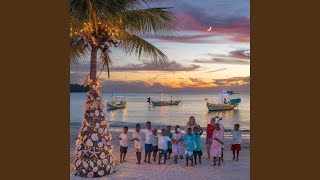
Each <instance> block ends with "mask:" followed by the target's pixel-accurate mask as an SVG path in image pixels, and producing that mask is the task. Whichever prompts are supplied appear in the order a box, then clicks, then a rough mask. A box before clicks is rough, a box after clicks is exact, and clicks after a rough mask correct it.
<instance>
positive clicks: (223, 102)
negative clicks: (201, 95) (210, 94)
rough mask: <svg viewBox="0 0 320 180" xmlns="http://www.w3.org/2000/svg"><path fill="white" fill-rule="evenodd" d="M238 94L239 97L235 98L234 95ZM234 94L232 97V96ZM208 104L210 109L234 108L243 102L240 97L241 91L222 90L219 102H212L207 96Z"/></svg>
mask: <svg viewBox="0 0 320 180" xmlns="http://www.w3.org/2000/svg"><path fill="white" fill-rule="evenodd" d="M235 94H237V95H238V98H234V95H235ZM231 95H232V96H233V97H232V98H230V96H231ZM205 101H206V105H207V108H208V110H209V111H223V110H232V109H234V108H236V107H238V105H239V104H240V102H241V99H240V98H239V93H235V92H233V91H222V92H220V97H219V101H220V102H219V103H211V102H209V100H208V98H205Z"/></svg>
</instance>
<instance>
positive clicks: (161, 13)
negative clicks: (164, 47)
mask: <svg viewBox="0 0 320 180" xmlns="http://www.w3.org/2000/svg"><path fill="white" fill-rule="evenodd" d="M121 19H122V20H123V21H124V26H125V28H126V30H127V31H128V32H130V33H133V34H137V35H138V34H142V35H149V34H154V35H162V36H163V35H172V34H175V33H177V32H178V30H177V28H176V24H177V19H176V17H175V15H174V13H173V12H171V11H170V8H166V7H164V8H148V9H138V10H129V11H125V12H123V14H122V16H121Z"/></svg>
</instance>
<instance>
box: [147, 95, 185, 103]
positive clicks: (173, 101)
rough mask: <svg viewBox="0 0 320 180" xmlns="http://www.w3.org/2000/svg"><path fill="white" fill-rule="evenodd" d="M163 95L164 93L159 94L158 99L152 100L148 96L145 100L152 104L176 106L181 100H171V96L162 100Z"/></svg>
mask: <svg viewBox="0 0 320 180" xmlns="http://www.w3.org/2000/svg"><path fill="white" fill-rule="evenodd" d="M164 95H165V94H161V95H160V101H154V100H152V99H151V98H150V97H149V98H148V101H147V102H149V104H152V105H153V106H176V105H179V103H180V102H181V99H180V100H172V96H171V100H170V101H164V100H163V96H164Z"/></svg>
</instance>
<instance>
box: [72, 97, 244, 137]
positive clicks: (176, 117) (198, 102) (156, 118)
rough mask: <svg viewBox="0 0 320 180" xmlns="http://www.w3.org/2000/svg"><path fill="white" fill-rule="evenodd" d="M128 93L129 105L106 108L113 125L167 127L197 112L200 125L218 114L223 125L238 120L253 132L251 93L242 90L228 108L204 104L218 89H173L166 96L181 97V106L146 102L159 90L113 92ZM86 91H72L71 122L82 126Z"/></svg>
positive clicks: (212, 98) (116, 126) (112, 126)
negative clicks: (235, 105)
mask: <svg viewBox="0 0 320 180" xmlns="http://www.w3.org/2000/svg"><path fill="white" fill-rule="evenodd" d="M114 95H125V96H126V101H127V107H126V108H125V109H118V110H112V111H107V110H106V109H105V110H104V112H105V114H106V115H107V117H108V121H109V123H110V127H111V128H119V129H121V127H123V126H125V125H126V126H128V127H129V128H133V127H135V124H136V123H141V125H142V127H144V126H145V123H146V122H147V121H150V122H151V123H152V126H153V127H156V128H158V129H159V128H164V127H165V126H167V125H171V126H175V125H180V126H185V124H186V123H187V121H188V119H189V117H190V116H194V117H195V119H196V122H197V123H198V124H199V125H200V126H201V127H206V126H207V124H208V123H209V122H210V119H211V118H212V117H214V116H216V115H218V116H220V117H223V121H222V123H223V125H224V126H225V129H227V131H228V130H230V129H233V126H234V124H236V123H239V124H240V125H241V127H240V128H241V129H242V130H245V131H247V132H250V93H249V92H245V93H240V95H239V97H240V98H241V100H242V101H241V103H240V105H239V106H238V108H237V109H234V110H229V111H219V112H209V111H208V109H207V107H206V105H205V100H204V99H205V98H206V97H207V98H208V99H209V100H211V101H212V100H214V101H216V102H217V101H218V99H219V96H218V93H171V94H169V95H167V96H166V98H167V99H168V100H169V99H170V96H171V95H172V96H173V99H180V98H181V99H182V102H181V103H180V104H179V105H178V106H160V107H159V106H158V107H154V106H152V105H149V104H148V103H147V98H148V97H151V98H154V99H160V94H158V93H125V94H114ZM102 96H103V98H104V101H105V102H106V101H107V100H110V99H111V96H112V94H108V93H102ZM85 98H86V93H70V126H71V127H80V124H81V122H82V120H83V118H82V115H83V106H84V101H85Z"/></svg>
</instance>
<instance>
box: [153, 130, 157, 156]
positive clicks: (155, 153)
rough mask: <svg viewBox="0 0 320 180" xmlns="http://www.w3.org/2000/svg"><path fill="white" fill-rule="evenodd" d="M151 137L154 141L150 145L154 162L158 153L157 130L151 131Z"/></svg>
mask: <svg viewBox="0 0 320 180" xmlns="http://www.w3.org/2000/svg"><path fill="white" fill-rule="evenodd" d="M152 132H153V136H154V141H153V144H152V151H153V161H154V162H156V157H157V152H158V130H157V129H153V131H152Z"/></svg>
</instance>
